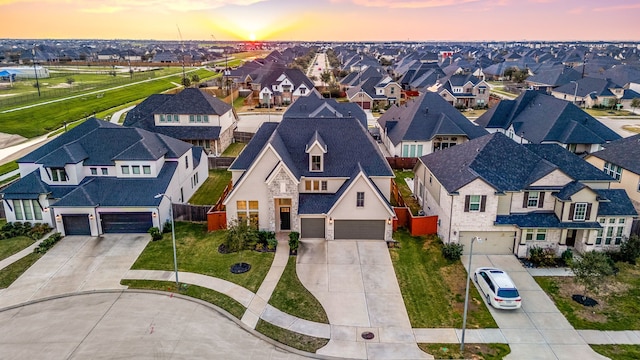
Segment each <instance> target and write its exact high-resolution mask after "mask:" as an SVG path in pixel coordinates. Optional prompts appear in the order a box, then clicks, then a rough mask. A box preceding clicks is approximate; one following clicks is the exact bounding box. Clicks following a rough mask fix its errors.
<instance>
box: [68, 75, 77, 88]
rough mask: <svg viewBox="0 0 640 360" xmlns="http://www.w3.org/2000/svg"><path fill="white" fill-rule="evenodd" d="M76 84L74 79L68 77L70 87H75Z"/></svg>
mask: <svg viewBox="0 0 640 360" xmlns="http://www.w3.org/2000/svg"><path fill="white" fill-rule="evenodd" d="M74 82H76V79H74V78H72V77H68V78H67V84H69V86H73V83H74Z"/></svg>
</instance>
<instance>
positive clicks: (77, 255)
mask: <svg viewBox="0 0 640 360" xmlns="http://www.w3.org/2000/svg"><path fill="white" fill-rule="evenodd" d="M149 240H150V237H149V235H146V234H109V235H103V236H100V237H90V236H65V237H64V238H62V240H60V242H59V243H57V244H56V245H55V246H54V247H53V248H51V249H50V250H49V251H48V252H47V253H46V254H45V255H44V256H43V257H42V258H40V259H39V260H38V261H37V262H36V263H35V264H33V265H32V266H31V267H30V268H29V269H28V270H27V271H25V272H24V274H22V275H21V276H20V277H19V278H18V279H17V280H16V281H14V283H13V284H11V286H9V287H8V288H7V289H6V290H5V291H3V292H2V293H1V294H0V308H3V307H5V306H10V305H15V304H20V303H23V302H26V301H30V300H35V299H40V298H44V297H49V296H54V295H60V294H67V293H73V292H79V291H88V290H105V289H124V288H126V287H125V286H122V285H120V279H122V278H123V277H124V275H125V274H126V272H127V271H128V270H129V269H130V268H131V265H133V263H134V262H135V260H136V259H137V258H138V256H139V255H140V253H141V252H142V250H144V248H145V246H146V245H147V243H148V242H149Z"/></svg>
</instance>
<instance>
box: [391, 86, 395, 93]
mask: <svg viewBox="0 0 640 360" xmlns="http://www.w3.org/2000/svg"><path fill="white" fill-rule="evenodd" d="M395 92H396V89H395V88H394V87H393V86H392V87H391V94H395Z"/></svg>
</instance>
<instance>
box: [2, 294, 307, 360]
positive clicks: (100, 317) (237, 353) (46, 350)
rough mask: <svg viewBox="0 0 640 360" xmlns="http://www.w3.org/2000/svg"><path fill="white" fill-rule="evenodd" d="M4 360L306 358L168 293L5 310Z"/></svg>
mask: <svg viewBox="0 0 640 360" xmlns="http://www.w3.org/2000/svg"><path fill="white" fill-rule="evenodd" d="M0 334H2V336H0V354H2V355H1V356H0V357H2V358H3V359H281V360H293V359H305V358H306V357H303V356H300V355H296V354H293V353H289V352H286V351H284V350H282V349H280V348H277V347H275V346H274V345H272V344H271V343H269V342H267V341H265V340H262V339H260V338H259V337H257V336H254V335H253V334H251V333H249V332H248V331H246V330H244V329H242V328H241V327H240V326H238V325H237V324H236V323H234V322H233V321H230V320H229V319H228V318H227V317H225V316H223V315H221V314H220V313H218V312H217V311H216V310H214V309H213V308H212V307H211V306H210V305H209V304H206V303H204V302H201V301H198V300H195V301H194V300H187V299H184V298H182V297H177V296H168V295H166V294H155V293H137V292H129V291H127V292H124V293H123V292H121V291H114V292H109V293H95V294H80V295H74V296H69V297H61V298H57V299H51V300H46V301H42V302H37V303H33V304H28V305H24V306H18V307H16V308H12V309H8V310H4V311H2V310H0Z"/></svg>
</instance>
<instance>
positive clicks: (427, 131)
mask: <svg viewBox="0 0 640 360" xmlns="http://www.w3.org/2000/svg"><path fill="white" fill-rule="evenodd" d="M377 126H378V127H379V129H380V137H381V140H382V143H383V144H384V146H385V147H386V148H387V150H388V151H389V154H390V155H391V156H401V157H420V156H423V155H426V154H430V153H432V152H434V151H438V150H442V149H446V148H448V147H451V146H454V145H458V144H462V143H464V142H465V141H468V140H470V139H475V138H477V137H480V136H483V135H486V134H487V131H486V130H484V129H483V128H481V127H479V126H476V125H474V124H473V123H472V122H471V121H469V119H467V118H466V117H465V116H464V115H462V114H461V113H460V111H458V110H457V109H456V108H454V107H453V106H452V105H451V104H449V103H448V102H447V101H446V100H445V99H443V98H442V96H441V95H439V94H437V93H433V92H426V93H423V94H422V95H420V96H419V97H417V98H414V99H412V100H410V101H408V102H407V103H406V104H405V105H400V106H392V107H391V108H389V109H388V110H387V111H386V112H385V113H384V114H383V115H382V116H380V118H379V119H378V124H377Z"/></svg>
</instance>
